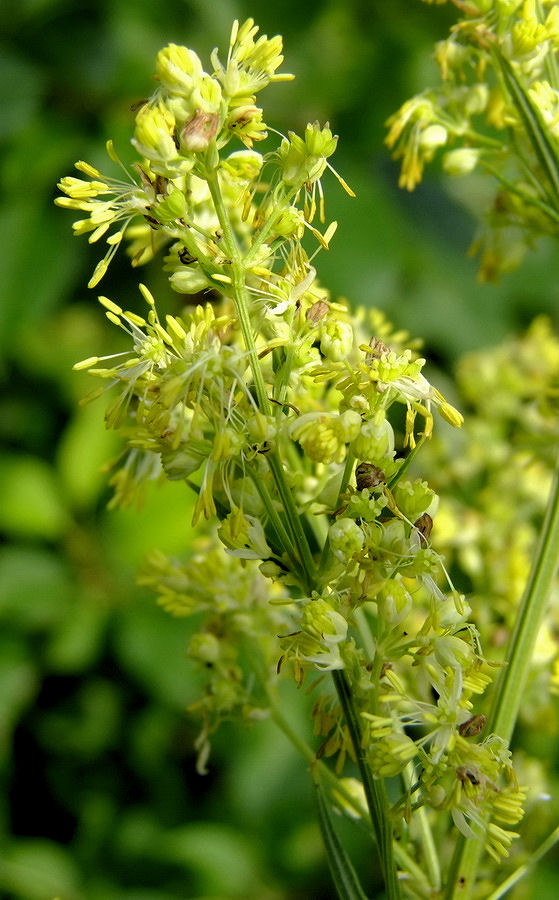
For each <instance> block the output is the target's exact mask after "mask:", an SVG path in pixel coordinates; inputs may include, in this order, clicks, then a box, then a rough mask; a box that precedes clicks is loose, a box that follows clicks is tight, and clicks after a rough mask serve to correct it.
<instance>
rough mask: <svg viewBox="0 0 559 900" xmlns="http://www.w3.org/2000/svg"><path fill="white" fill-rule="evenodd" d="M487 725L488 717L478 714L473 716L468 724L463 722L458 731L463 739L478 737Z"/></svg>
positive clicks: (468, 720)
mask: <svg viewBox="0 0 559 900" xmlns="http://www.w3.org/2000/svg"><path fill="white" fill-rule="evenodd" d="M486 723H487V716H484V715H482V714H481V713H477V714H476V715H475V716H471V717H470V718H469V719H467V721H466V722H462V724H461V725H460V727H459V729H458V731H459V733H460V735H461V737H476V736H477V735H478V734H481V732H482V731H483V729H484V728H485V725H486Z"/></svg>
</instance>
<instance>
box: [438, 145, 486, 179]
mask: <svg viewBox="0 0 559 900" xmlns="http://www.w3.org/2000/svg"><path fill="white" fill-rule="evenodd" d="M479 157H480V151H479V150H476V149H474V148H473V147H459V148H458V149H457V150H449V152H448V153H445V155H444V156H443V169H444V171H445V172H446V173H447V175H469V174H470V172H473V170H474V169H475V167H476V166H477V164H478V160H479Z"/></svg>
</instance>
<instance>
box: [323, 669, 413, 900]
mask: <svg viewBox="0 0 559 900" xmlns="http://www.w3.org/2000/svg"><path fill="white" fill-rule="evenodd" d="M332 677H333V679H334V684H335V687H336V691H337V693H338V699H339V701H340V705H341V707H342V710H343V713H344V718H345V721H346V724H347V727H348V730H349V733H350V737H351V743H352V745H353V750H354V753H355V758H356V760H357V766H358V768H359V773H360V775H361V781H362V783H363V788H364V790H365V797H366V799H367V806H368V807H369V812H370V814H371V821H372V823H373V829H374V832H375V837H376V839H377V847H378V851H379V857H380V863H381V868H382V873H383V876H384V882H385V886H386V896H387V900H399V898H400V885H399V883H398V873H397V870H396V864H395V860H394V843H393V839H392V826H391V824H390V819H389V809H388V800H387V797H386V788H385V785H384V781H383V780H381V779H375V778H373V775H372V772H371V769H370V768H369V764H368V762H367V758H366V753H365V751H364V748H363V736H362V731H361V723H360V721H359V717H358V714H357V710H356V709H355V704H354V702H353V697H352V694H351V688H350V686H349V682H348V679H347V676H346V674H345V672H344V671H343V670H341V669H337V670H335V671H333V672H332Z"/></svg>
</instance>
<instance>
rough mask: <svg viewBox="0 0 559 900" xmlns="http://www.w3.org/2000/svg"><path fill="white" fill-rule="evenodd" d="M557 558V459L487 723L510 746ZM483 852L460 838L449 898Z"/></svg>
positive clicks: (464, 893)
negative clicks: (527, 575)
mask: <svg viewBox="0 0 559 900" xmlns="http://www.w3.org/2000/svg"><path fill="white" fill-rule="evenodd" d="M558 560H559V463H558V465H557V467H556V469H555V474H554V477H553V484H552V487H551V492H550V496H549V501H548V505H547V511H546V515H545V520H544V523H543V527H542V531H541V534H540V540H539V544H538V547H537V550H536V555H535V559H534V563H533V566H532V569H531V572H530V576H529V578H528V582H527V584H526V588H525V590H524V595H523V597H522V601H521V604H520V610H519V613H518V617H517V620H516V625H515V628H514V632H513V634H512V636H511V640H510V645H509V652H508V653H507V660H508V665H507V666H506V667H505V668H503V669H502V671H501V676H500V679H499V682H498V684H497V690H496V694H495V698H494V701H493V709H492V711H491V714H490V716H489V719H488V722H487V731H488V733H494V734H496V735H498V736H499V737H501V738H502V739H503V740H504V741H505V742H506V744H507V745H508V744H510V740H511V737H512V733H513V730H514V726H515V723H516V719H517V717H518V711H519V708H520V704H521V702H522V697H523V694H524V690H525V687H526V682H527V679H528V674H529V671H530V667H531V664H532V658H533V653H534V647H535V643H536V639H537V637H538V632H539V630H540V627H541V624H542V621H543V618H544V614H545V611H546V607H547V601H548V597H549V593H550V589H551V585H552V581H553V578H554V576H555V573H556V571H557V566H558ZM482 850H483V846H482V842H481V841H477V840H473V839H466V838H460V840H459V841H458V843H457V846H456V850H455V854H454V858H453V860H452V863H451V868H450V873H449V880H448V884H447V891H446V894H445V897H446V898H447V900H458V898H460V900H468V898H470V897H471V895H472V890H473V888H474V885H475V880H476V874H477V868H478V865H479V860H480V857H481V853H482Z"/></svg>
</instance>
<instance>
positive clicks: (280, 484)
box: [206, 169, 315, 590]
mask: <svg viewBox="0 0 559 900" xmlns="http://www.w3.org/2000/svg"><path fill="white" fill-rule="evenodd" d="M206 177H207V183H208V187H209V190H210V194H211V196H212V200H213V204H214V208H215V211H216V215H217V217H218V220H219V224H220V226H221V229H222V231H223V245H224V248H225V250H226V252H227V253H228V254H229V256H230V258H231V272H232V276H233V292H234V296H235V308H236V312H237V316H238V318H239V324H240V326H241V332H242V335H243V341H244V345H245V348H246V351H247V354H248V358H249V362H250V367H251V370H252V376H253V378H254V386H255V390H256V396H257V399H258V406H259V408H260V410H261V411H262V412H263V413H264V414H265V415H270V414H271V406H270V401H269V399H268V393H267V391H266V385H265V382H264V375H263V374H262V368H261V366H260V360H259V359H258V352H257V349H256V344H255V340H254V334H253V331H252V325H251V321H250V315H249V300H248V296H247V289H246V284H245V267H246V260H245V259H243V257H242V255H241V253H240V251H239V247H238V244H237V239H236V237H235V232H234V230H233V227H232V225H231V222H230V219H229V216H228V214H227V209H226V207H225V204H224V202H223V197H222V195H221V189H220V186H219V179H218V175H217V170H216V169H213V170H211V171H210V172H208V173H207V176H206ZM267 460H268V465H269V467H270V471H271V472H272V476H273V478H274V481H275V483H276V487H277V489H278V493H279V495H280V499H281V502H282V504H283V507H284V509H285V512H286V516H287V522H288V527H289V530H290V531H291V535H292V538H293V542H294V546H295V547H296V548H297V550H298V556H299V558H300V560H301V564H302V566H303V569H304V570H305V574H306V580H307V587H308V588H309V590H311V588H312V586H313V585H314V580H315V579H314V573H315V566H314V561H313V558H312V554H311V551H310V548H309V543H308V540H307V536H306V534H305V532H304V530H303V526H302V524H301V519H300V516H299V513H298V511H297V508H296V506H295V502H294V500H293V496H292V494H291V491H290V489H289V486H288V484H287V482H286V479H285V473H284V471H283V466H282V463H281V460H280V456H279V453H278V451H277V449H276V448H273V449H272V450H271V451H270V453H269V454H268V457H267Z"/></svg>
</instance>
